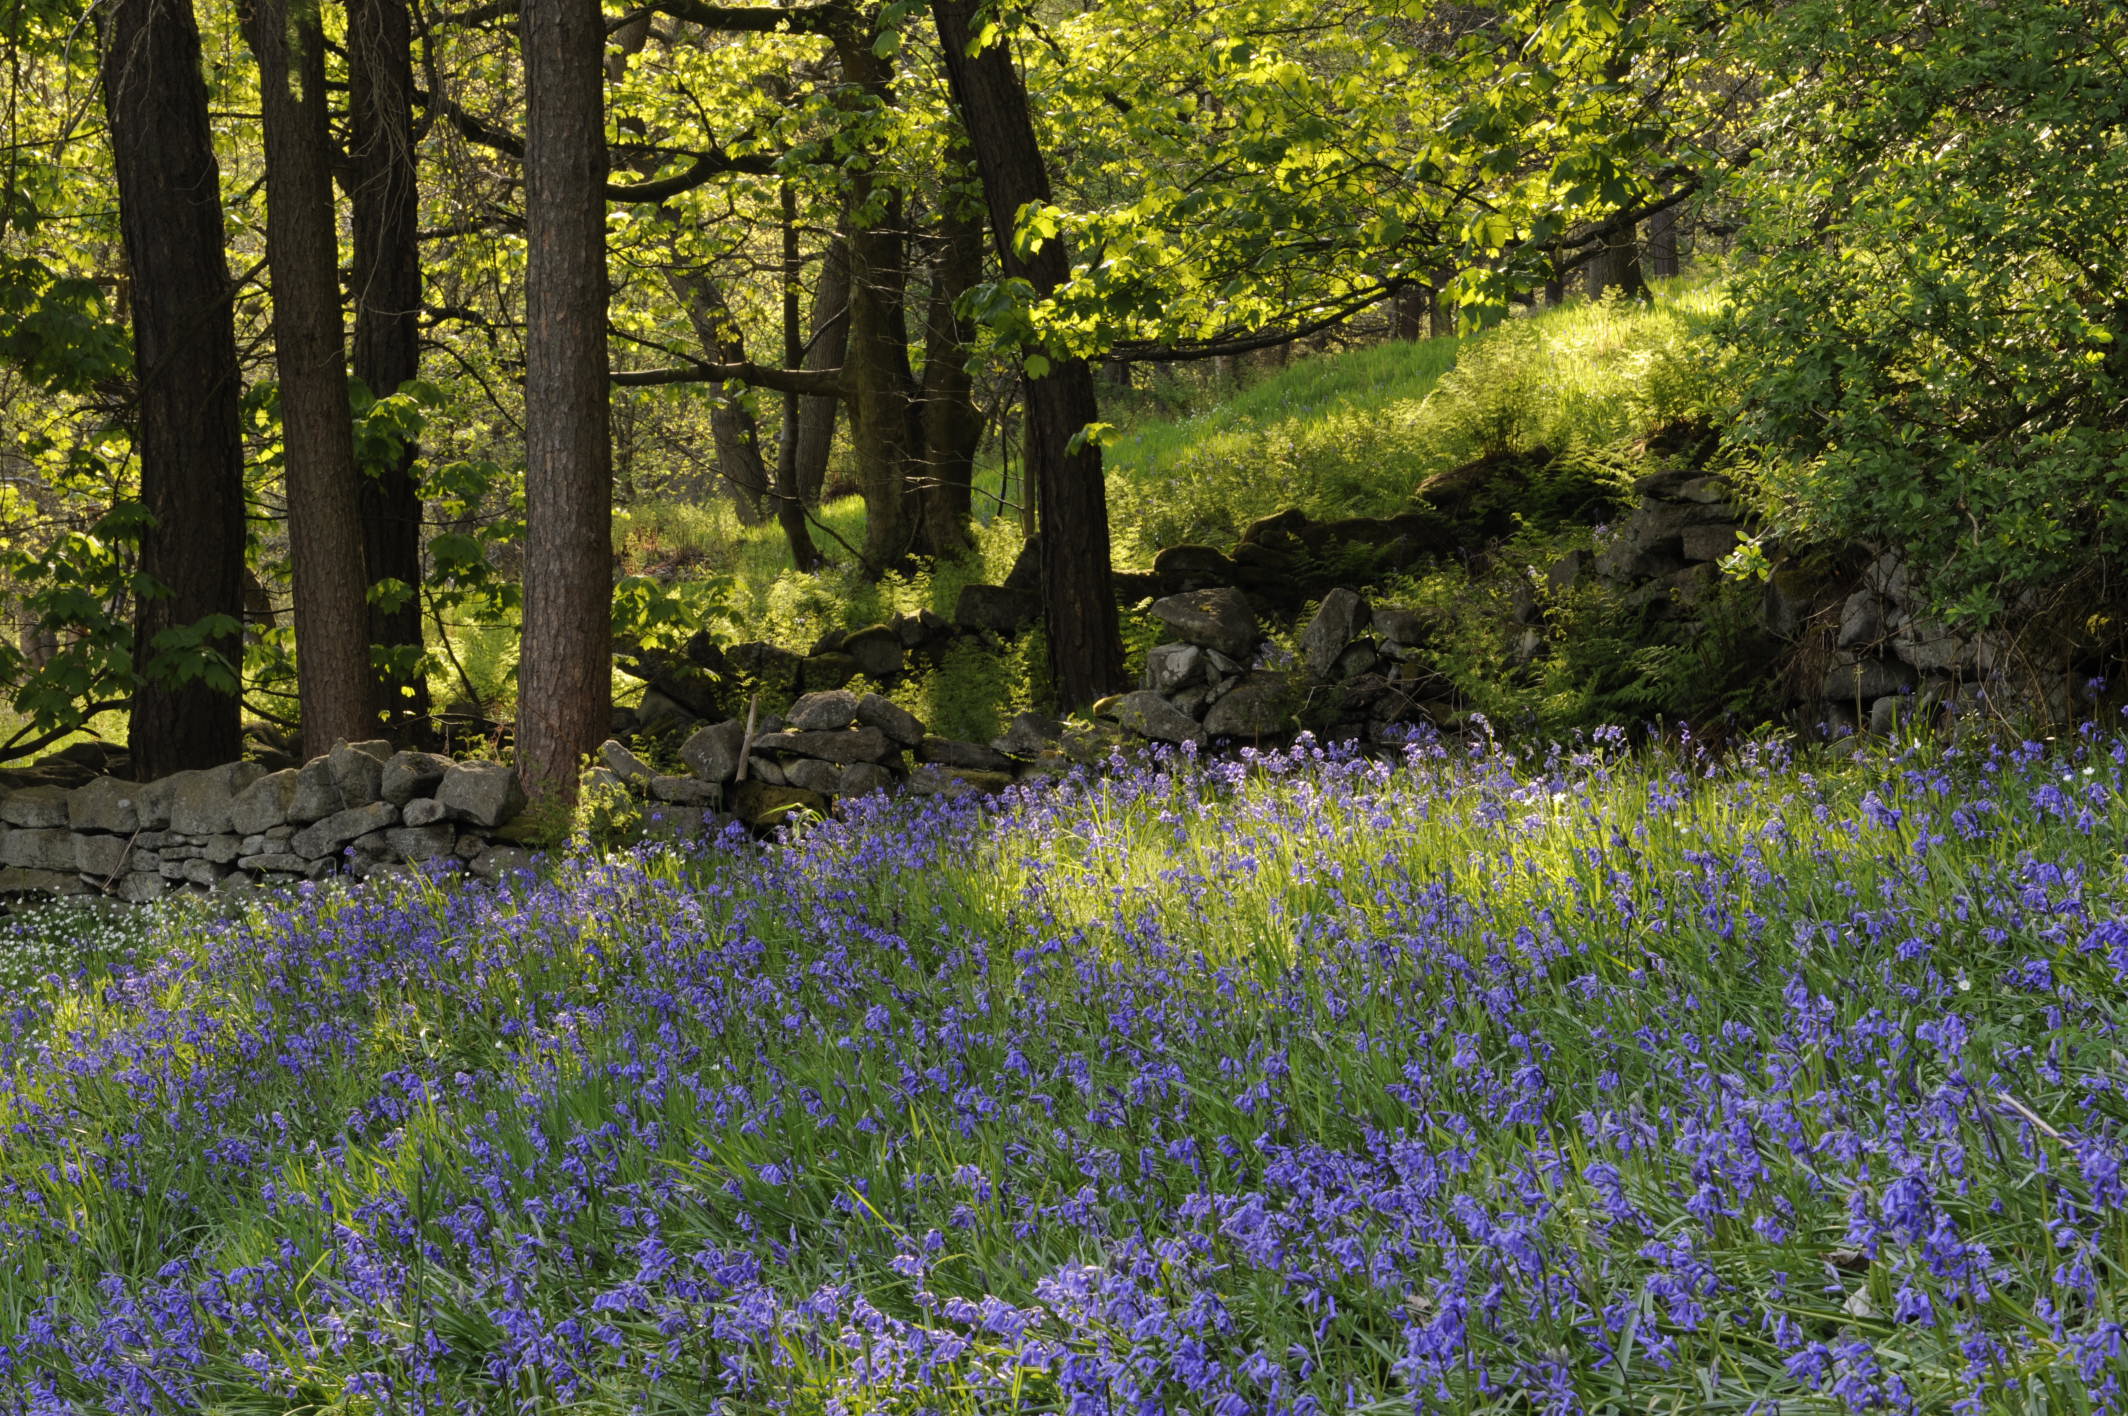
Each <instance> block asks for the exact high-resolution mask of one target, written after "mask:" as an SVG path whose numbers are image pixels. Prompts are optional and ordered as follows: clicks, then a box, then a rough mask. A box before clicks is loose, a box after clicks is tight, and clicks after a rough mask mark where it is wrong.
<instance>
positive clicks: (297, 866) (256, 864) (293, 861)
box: [236, 851, 311, 875]
mask: <svg viewBox="0 0 2128 1416" xmlns="http://www.w3.org/2000/svg"><path fill="white" fill-rule="evenodd" d="M236 864H237V869H239V870H250V871H271V872H274V873H277V874H283V875H301V874H302V873H303V872H304V871H306V870H308V869H309V868H310V864H311V862H309V861H307V860H305V859H303V857H301V856H299V855H289V854H287V853H286V852H276V851H265V852H261V853H260V854H258V855H248V856H238V857H237V861H236Z"/></svg>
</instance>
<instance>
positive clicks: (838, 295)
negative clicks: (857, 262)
mask: <svg viewBox="0 0 2128 1416" xmlns="http://www.w3.org/2000/svg"><path fill="white" fill-rule="evenodd" d="M812 328H813V333H812V337H811V338H810V339H809V340H807V341H806V346H805V359H804V362H803V364H802V367H804V368H807V369H815V370H818V369H839V368H841V367H842V361H843V356H844V355H845V354H846V353H847V352H848V350H849V345H850V253H849V246H848V244H847V243H846V242H845V241H844V240H842V239H841V238H840V237H838V238H836V239H835V240H834V241H832V242H830V243H829V244H828V248H827V252H826V254H824V255H823V256H822V257H821V258H820V283H819V284H818V285H817V286H815V287H814V290H813V323H812ZM841 406H842V405H841V400H840V399H836V398H829V397H825V396H809V397H805V398H802V399H801V400H800V402H799V405H798V445H797V446H796V447H795V448H794V449H792V451H793V454H794V455H795V456H796V457H797V459H798V469H797V470H798V495H799V496H800V497H801V498H802V499H803V500H804V502H805V504H806V505H807V506H818V505H820V491H821V488H822V487H823V486H824V485H825V484H826V482H827V475H828V454H829V452H830V451H832V450H833V448H834V446H835V415H836V413H837V411H838V410H839V409H840V408H841Z"/></svg>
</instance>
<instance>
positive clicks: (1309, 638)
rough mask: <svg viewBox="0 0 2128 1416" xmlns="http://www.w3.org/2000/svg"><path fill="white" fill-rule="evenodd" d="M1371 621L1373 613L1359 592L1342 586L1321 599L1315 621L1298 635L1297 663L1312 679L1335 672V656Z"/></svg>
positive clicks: (1312, 620) (1310, 622)
mask: <svg viewBox="0 0 2128 1416" xmlns="http://www.w3.org/2000/svg"><path fill="white" fill-rule="evenodd" d="M1372 619H1373V611H1371V610H1370V609H1368V607H1367V602H1366V601H1365V600H1363V599H1361V598H1360V596H1359V594H1358V592H1356V591H1353V590H1348V589H1346V588H1345V587H1343V586H1339V587H1337V588H1336V589H1334V590H1332V591H1330V592H1329V593H1328V594H1326V595H1324V596H1323V599H1322V603H1321V604H1320V605H1318V606H1317V607H1316V610H1315V616H1314V618H1312V619H1310V620H1309V621H1308V626H1307V628H1305V629H1303V630H1302V631H1301V632H1300V660H1301V667H1303V668H1305V669H1306V670H1307V671H1308V673H1309V675H1310V676H1311V677H1313V678H1318V679H1325V678H1329V677H1330V676H1331V675H1332V674H1334V673H1335V672H1336V671H1337V660H1338V656H1339V655H1341V654H1343V653H1344V652H1345V646H1346V645H1348V644H1350V643H1351V642H1352V641H1353V640H1355V639H1357V638H1359V635H1360V627H1361V626H1362V625H1365V624H1367V623H1368V622H1369V621H1370V620H1372Z"/></svg>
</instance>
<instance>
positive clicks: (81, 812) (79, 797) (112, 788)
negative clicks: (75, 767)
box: [66, 777, 140, 836]
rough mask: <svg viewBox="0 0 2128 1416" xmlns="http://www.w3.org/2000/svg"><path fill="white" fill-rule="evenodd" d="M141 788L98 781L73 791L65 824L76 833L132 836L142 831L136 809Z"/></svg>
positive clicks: (115, 781) (105, 779)
mask: <svg viewBox="0 0 2128 1416" xmlns="http://www.w3.org/2000/svg"><path fill="white" fill-rule="evenodd" d="M139 795H140V787H139V786H138V785H137V784H136V783H133V782H124V781H120V780H119V779H118V778H116V777H98V778H97V779H96V780H95V781H93V782H90V783H88V784H87V785H86V786H80V787H76V788H74V790H73V792H72V793H71V794H70V795H69V796H68V797H67V816H66V824H67V825H68V826H69V827H70V828H72V829H73V830H76V831H109V832H111V833H112V834H113V835H118V836H130V835H132V834H133V833H134V832H135V831H137V830H139V829H140V813H139V812H138V811H137V810H135V809H134V806H133V803H134V800H135V798H137V797H138V796H139Z"/></svg>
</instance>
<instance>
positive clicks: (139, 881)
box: [111, 870, 169, 905]
mask: <svg viewBox="0 0 2128 1416" xmlns="http://www.w3.org/2000/svg"><path fill="white" fill-rule="evenodd" d="M168 888H169V886H168V885H166V884H165V883H164V882H163V877H162V872H161V871H159V870H147V871H142V870H136V871H134V872H133V873H132V874H130V875H127V876H125V877H124V878H122V879H120V880H119V881H118V882H117V883H116V884H115V885H113V886H112V887H111V893H112V894H113V895H116V896H117V897H118V898H119V899H121V900H124V901H125V902H126V903H127V904H129V905H144V904H147V903H148V902H149V901H150V900H159V899H161V898H162V897H163V892H164V891H165V890H167V889H168Z"/></svg>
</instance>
